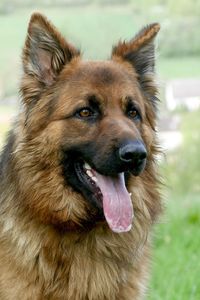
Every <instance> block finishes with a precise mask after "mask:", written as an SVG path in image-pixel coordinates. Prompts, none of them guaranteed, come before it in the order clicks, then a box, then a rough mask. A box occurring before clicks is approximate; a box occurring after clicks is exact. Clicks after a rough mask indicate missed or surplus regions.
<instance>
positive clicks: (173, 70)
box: [158, 57, 200, 79]
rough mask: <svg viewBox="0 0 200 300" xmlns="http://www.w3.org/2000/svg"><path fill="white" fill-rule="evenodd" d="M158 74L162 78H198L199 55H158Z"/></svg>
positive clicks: (199, 75) (199, 73)
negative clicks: (162, 56)
mask: <svg viewBox="0 0 200 300" xmlns="http://www.w3.org/2000/svg"><path fill="white" fill-rule="evenodd" d="M158 74H159V75H160V76H161V77H162V78H163V79H174V78H195V77H197V78H200V57H179V58H178V57H171V58H161V57H159V58H158Z"/></svg>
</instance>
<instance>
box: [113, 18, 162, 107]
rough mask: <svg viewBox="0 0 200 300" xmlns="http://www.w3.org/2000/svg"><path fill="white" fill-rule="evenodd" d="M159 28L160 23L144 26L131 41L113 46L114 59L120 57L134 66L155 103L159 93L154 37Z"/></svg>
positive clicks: (146, 91)
mask: <svg viewBox="0 0 200 300" xmlns="http://www.w3.org/2000/svg"><path fill="white" fill-rule="evenodd" d="M159 30H160V25H159V24H158V23H154V24H150V25H148V26H146V27H145V28H143V29H142V30H141V31H140V32H139V33H138V34H137V35H136V36H135V37H134V38H133V39H132V40H131V41H129V42H121V41H120V42H119V44H118V45H117V46H115V47H113V51H112V59H116V58H120V59H122V60H124V61H127V62H129V63H130V64H131V65H132V66H133V68H134V69H135V71H136V72H137V74H138V80H139V83H140V84H141V86H142V89H143V91H144V92H145V94H146V96H147V97H148V98H150V99H151V100H152V101H153V103H154V104H155V99H156V94H157V87H156V85H155V82H154V75H155V74H154V73H155V44H154V39H155V36H156V35H157V33H158V31H159Z"/></svg>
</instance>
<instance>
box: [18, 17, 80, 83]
mask: <svg viewBox="0 0 200 300" xmlns="http://www.w3.org/2000/svg"><path fill="white" fill-rule="evenodd" d="M78 55H79V51H78V50H76V49H75V48H74V47H73V46H72V45H71V44H69V43H68V42H67V41H66V40H65V39H64V38H63V37H62V35H61V34H60V33H59V32H58V30H57V29H56V28H55V26H54V25H53V24H52V23H51V22H49V21H48V20H47V18H46V17H45V16H43V15H42V14H40V13H34V14H33V15H32V16H31V19H30V22H29V27H28V34H27V38H26V42H25V46H24V49H23V56H22V58H23V68H24V73H25V74H27V75H31V76H32V77H33V78H35V79H36V80H38V81H39V82H40V83H43V84H44V85H47V86H48V85H51V84H52V83H53V82H54V80H55V78H56V76H57V75H58V74H59V73H60V71H61V70H62V68H63V67H64V66H65V65H66V64H67V63H69V62H70V61H71V60H72V59H73V58H74V57H76V56H78Z"/></svg>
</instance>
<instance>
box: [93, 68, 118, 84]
mask: <svg viewBox="0 0 200 300" xmlns="http://www.w3.org/2000/svg"><path fill="white" fill-rule="evenodd" d="M92 73H93V74H92V75H94V78H95V79H96V80H97V81H98V82H100V83H102V84H113V82H114V81H115V80H116V75H115V73H114V72H113V71H112V70H110V69H109V68H107V67H99V68H97V69H96V70H94V71H93V72H92Z"/></svg>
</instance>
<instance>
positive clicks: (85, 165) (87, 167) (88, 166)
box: [84, 162, 92, 170]
mask: <svg viewBox="0 0 200 300" xmlns="http://www.w3.org/2000/svg"><path fill="white" fill-rule="evenodd" d="M84 168H85V169H87V170H91V169H92V168H91V167H90V165H89V164H88V163H86V162H85V163H84Z"/></svg>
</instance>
